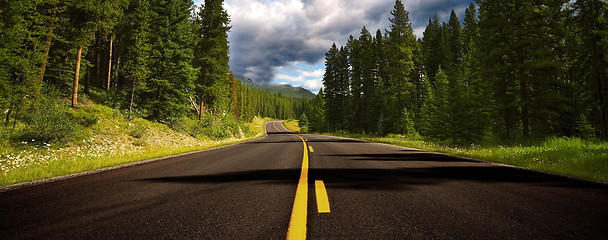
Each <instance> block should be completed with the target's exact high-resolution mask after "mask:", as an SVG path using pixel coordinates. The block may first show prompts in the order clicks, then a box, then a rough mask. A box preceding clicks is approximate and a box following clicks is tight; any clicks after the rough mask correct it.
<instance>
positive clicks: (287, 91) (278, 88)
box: [235, 75, 317, 99]
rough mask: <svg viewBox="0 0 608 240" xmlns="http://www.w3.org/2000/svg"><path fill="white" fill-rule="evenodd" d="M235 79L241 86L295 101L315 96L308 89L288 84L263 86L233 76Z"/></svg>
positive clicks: (244, 78)
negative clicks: (278, 94)
mask: <svg viewBox="0 0 608 240" xmlns="http://www.w3.org/2000/svg"><path fill="white" fill-rule="evenodd" d="M235 77H236V79H238V80H240V81H241V82H242V83H243V84H245V85H247V86H249V87H251V88H252V89H255V90H260V91H267V92H269V93H272V94H277V93H280V94H281V95H283V96H285V97H291V98H295V99H302V98H309V99H313V98H314V97H316V96H317V95H315V94H314V93H312V92H311V91H309V90H308V89H305V88H302V87H294V86H291V85H288V84H283V85H263V84H258V83H255V82H254V81H253V80H251V79H250V78H247V77H244V76H239V75H235Z"/></svg>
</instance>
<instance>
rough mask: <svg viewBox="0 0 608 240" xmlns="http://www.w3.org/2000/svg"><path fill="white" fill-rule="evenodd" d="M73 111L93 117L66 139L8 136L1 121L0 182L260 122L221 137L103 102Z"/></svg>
mask: <svg viewBox="0 0 608 240" xmlns="http://www.w3.org/2000/svg"><path fill="white" fill-rule="evenodd" d="M74 115H78V116H80V115H83V116H85V118H93V117H90V116H95V117H97V119H95V123H94V124H91V126H89V127H86V128H80V129H79V130H78V131H77V132H76V133H75V135H76V136H74V137H73V140H72V141H70V142H68V143H56V142H44V141H38V140H36V139H31V140H27V141H21V142H18V143H15V142H14V141H13V142H11V141H9V139H10V138H11V132H14V131H15V130H11V129H10V128H9V127H0V186H7V185H12V184H15V183H20V182H28V181H34V180H41V179H46V178H51V177H57V176H64V175H69V174H73V173H79V172H86V171H91V170H96V169H100V168H106V167H112V166H116V165H121V164H126V163H132V162H139V161H143V160H148V159H155V158H160V157H165V156H171V155H176V154H181V153H187V152H192V151H199V150H204V149H209V148H214V147H219V146H223V145H229V144H233V143H238V142H243V141H248V140H251V139H254V138H258V137H261V136H263V135H264V127H263V125H264V122H266V121H268V120H269V119H267V118H265V119H260V118H257V117H256V118H254V120H253V121H252V122H251V123H247V124H246V127H247V128H249V129H248V130H247V131H246V134H244V133H243V132H244V131H242V130H241V129H239V132H240V134H235V135H234V136H232V137H227V138H223V139H210V138H206V137H198V136H197V137H193V136H192V135H191V134H188V133H186V132H177V131H174V130H172V129H171V128H169V127H168V126H167V125H164V124H160V123H153V122H149V121H147V120H145V119H141V118H135V119H132V120H130V121H128V120H126V119H125V118H124V117H123V115H122V114H121V113H120V112H118V111H116V110H114V109H112V108H110V107H107V106H104V105H95V104H87V105H83V106H80V107H79V108H78V109H76V110H74Z"/></svg>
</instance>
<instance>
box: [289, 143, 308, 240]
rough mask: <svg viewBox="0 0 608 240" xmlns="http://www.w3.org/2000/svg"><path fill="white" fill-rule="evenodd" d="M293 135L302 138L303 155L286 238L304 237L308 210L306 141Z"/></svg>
mask: <svg viewBox="0 0 608 240" xmlns="http://www.w3.org/2000/svg"><path fill="white" fill-rule="evenodd" d="M294 136H296V137H298V138H300V140H302V144H303V146H304V151H303V152H304V155H303V156H302V172H301V173H300V180H299V181H298V188H297V189H296V198H295V200H294V201H293V209H292V210H291V220H290V221H289V230H287V239H288V240H291V239H306V215H307V211H308V151H306V150H307V147H306V141H304V139H303V138H302V137H300V136H298V135H295V134H294Z"/></svg>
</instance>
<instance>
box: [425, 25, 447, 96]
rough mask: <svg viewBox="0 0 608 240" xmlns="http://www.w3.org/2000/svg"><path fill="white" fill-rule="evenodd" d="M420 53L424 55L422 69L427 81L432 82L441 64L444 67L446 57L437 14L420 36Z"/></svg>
mask: <svg viewBox="0 0 608 240" xmlns="http://www.w3.org/2000/svg"><path fill="white" fill-rule="evenodd" d="M422 54H423V56H424V69H425V72H426V75H427V76H429V81H430V82H431V84H434V81H435V75H437V71H438V70H439V68H440V67H441V66H443V67H445V62H446V59H447V53H446V46H445V34H444V31H443V27H442V26H441V23H440V22H439V16H437V14H435V16H433V18H432V19H429V23H428V25H427V26H426V29H425V30H424V37H423V38H422Z"/></svg>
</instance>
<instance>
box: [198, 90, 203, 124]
mask: <svg viewBox="0 0 608 240" xmlns="http://www.w3.org/2000/svg"><path fill="white" fill-rule="evenodd" d="M203 97H204V95H203V94H201V108H200V110H201V111H200V112H199V115H198V120H201V119H203V111H204V107H205V106H204V103H205V99H204V98H203Z"/></svg>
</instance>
